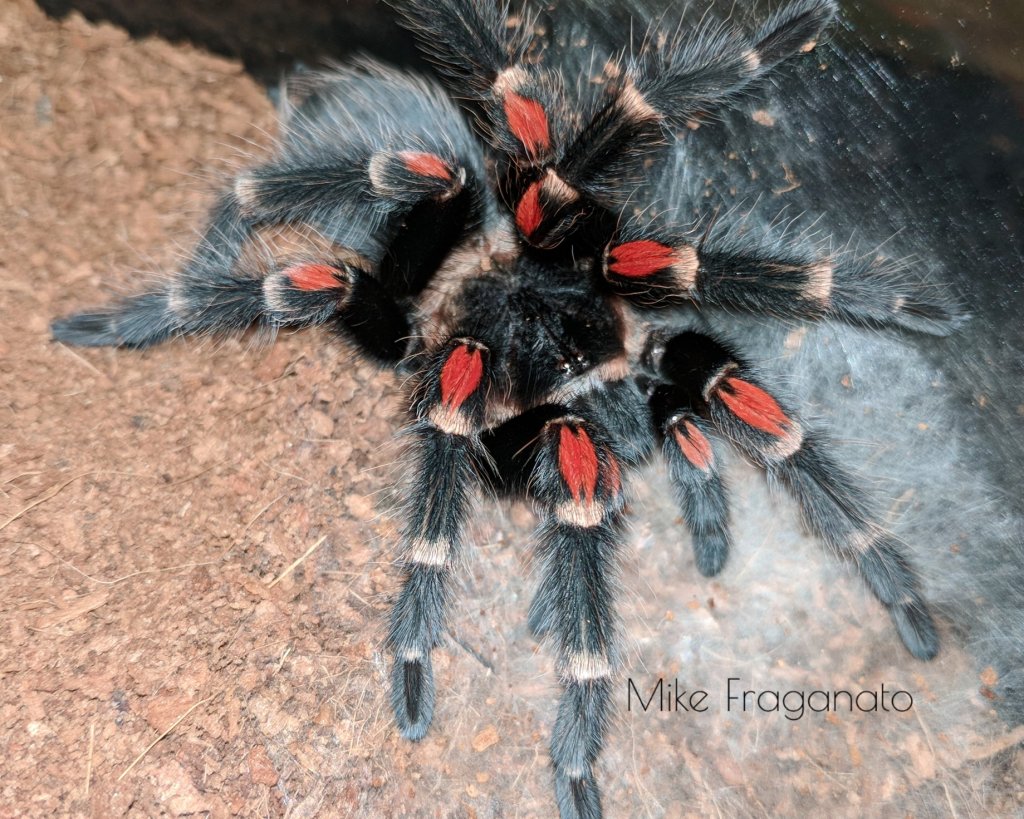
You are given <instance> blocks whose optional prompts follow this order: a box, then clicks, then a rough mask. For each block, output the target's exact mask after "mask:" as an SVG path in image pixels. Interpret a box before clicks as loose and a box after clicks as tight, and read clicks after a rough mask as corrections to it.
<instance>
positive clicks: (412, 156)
mask: <svg viewBox="0 0 1024 819" xmlns="http://www.w3.org/2000/svg"><path fill="white" fill-rule="evenodd" d="M399 156H400V157H401V158H402V162H404V163H405V167H406V168H408V169H409V170H410V171H412V172H413V173H414V174H417V175H418V176H431V177H434V178H435V179H445V180H449V181H450V180H451V178H452V172H451V168H449V167H448V164H447V163H446V162H445V161H444V160H443V159H441V157H439V156H438V155H437V154H428V153H426V152H424V151H402V152H401V153H400V154H399Z"/></svg>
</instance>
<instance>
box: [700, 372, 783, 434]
mask: <svg viewBox="0 0 1024 819" xmlns="http://www.w3.org/2000/svg"><path fill="white" fill-rule="evenodd" d="M718 396H719V398H721V399H722V402H723V403H724V404H725V405H726V406H727V407H728V408H729V410H730V411H731V412H732V414H733V415H735V416H736V417H737V418H739V419H740V420H741V421H743V422H744V423H746V424H749V425H750V426H752V427H753V428H754V429H759V430H761V431H762V432H767V433H768V434H769V435H778V436H782V435H785V434H786V427H788V426H790V425H791V424H792V421H790V420H789V418H788V417H786V413H784V412H783V411H782V408H781V407H780V406H779V404H778V402H777V401H776V400H775V399H774V398H772V397H771V396H770V395H769V394H768V393H766V392H765V391H764V390H762V389H761V388H760V387H755V386H754V385H753V384H751V383H750V382H749V381H744V380H743V379H741V378H726V379H725V380H724V381H723V382H722V384H721V386H720V387H719V388H718Z"/></svg>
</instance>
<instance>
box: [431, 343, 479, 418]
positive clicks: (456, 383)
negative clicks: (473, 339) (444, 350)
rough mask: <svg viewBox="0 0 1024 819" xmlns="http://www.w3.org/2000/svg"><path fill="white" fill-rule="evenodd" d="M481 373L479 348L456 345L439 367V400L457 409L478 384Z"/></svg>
mask: <svg viewBox="0 0 1024 819" xmlns="http://www.w3.org/2000/svg"><path fill="white" fill-rule="evenodd" d="M483 375H484V359H483V356H482V355H481V354H480V350H478V349H476V348H475V347H469V346H467V345H465V344H462V345H460V346H458V347H456V348H455V349H454V350H452V352H451V355H449V356H448V360H447V361H445V362H444V366H443V367H441V401H443V402H444V403H445V404H447V405H448V406H449V407H451V408H452V409H458V408H459V407H461V406H462V405H463V403H464V402H465V401H466V399H467V398H469V396H471V395H472V394H473V393H474V392H475V391H476V388H477V387H479V386H480V381H481V379H482V378H483Z"/></svg>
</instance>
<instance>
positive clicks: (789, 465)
mask: <svg viewBox="0 0 1024 819" xmlns="http://www.w3.org/2000/svg"><path fill="white" fill-rule="evenodd" d="M648 357H649V358H650V362H651V364H652V365H653V366H654V368H655V369H656V370H657V372H658V373H659V375H660V376H661V378H662V379H664V382H663V383H662V384H661V386H659V387H658V388H657V389H656V390H655V395H656V396H657V402H658V404H659V405H660V406H661V407H662V408H664V407H674V410H673V412H680V413H685V412H691V413H696V414H699V415H700V416H702V417H703V418H705V419H707V420H708V421H710V423H711V425H712V426H713V427H714V428H715V429H717V430H718V431H719V432H720V433H721V434H723V435H724V436H725V437H727V438H728V439H729V440H730V441H732V443H734V444H735V445H736V446H737V447H738V448H739V449H740V450H741V451H742V452H743V453H744V454H745V455H747V457H749V458H750V459H751V460H752V461H754V462H755V463H757V464H758V465H760V466H762V467H763V468H764V469H765V470H766V471H767V473H768V476H769V478H770V479H772V480H773V481H776V482H778V483H780V484H782V485H783V486H785V487H786V488H787V489H788V490H789V492H790V494H792V495H793V497H794V498H795V499H796V501H797V503H798V504H799V506H800V509H801V512H802V513H803V516H804V519H805V520H806V521H807V523H808V525H809V526H810V528H811V529H812V530H813V531H814V532H815V533H816V534H817V535H818V536H819V537H820V538H821V539H822V540H823V541H824V542H825V543H826V544H828V545H829V546H830V547H832V548H833V549H835V550H836V551H837V552H839V553H840V554H841V555H843V556H845V557H848V558H850V559H851V560H852V561H854V562H855V563H856V565H857V568H858V569H859V570H860V573H861V576H862V577H863V578H864V580H865V581H866V583H867V585H868V587H869V588H870V589H871V591H872V592H873V593H874V595H875V597H877V598H878V600H879V601H880V602H881V603H882V604H883V605H884V606H885V607H886V608H887V609H888V610H889V614H890V616H891V617H892V620H893V623H894V624H895V626H896V630H897V632H898V633H899V635H900V637H901V638H902V640H903V643H904V644H905V645H906V647H907V649H908V650H909V651H910V653H911V654H913V655H914V656H915V657H917V658H919V659H923V660H928V659H931V658H932V657H934V656H935V654H936V653H937V651H938V635H937V633H936V630H935V625H934V622H933V621H932V617H931V615H930V614H929V612H928V607H927V605H926V603H925V601H924V598H923V596H922V595H921V591H920V582H919V580H918V578H917V574H916V573H915V571H914V569H913V568H912V566H911V565H910V562H909V560H908V559H907V557H906V555H905V554H904V552H903V549H902V548H901V546H900V544H899V543H898V542H897V541H896V539H895V538H894V537H893V535H891V534H890V533H888V532H887V531H885V529H884V528H883V527H882V525H881V524H880V523H879V522H878V520H877V518H876V516H875V514H874V512H873V511H872V509H871V503H870V502H869V500H868V498H867V497H866V496H865V495H864V493H863V492H862V491H861V490H860V489H859V488H858V487H857V485H856V483H855V482H854V480H853V478H852V477H851V476H850V475H849V474H848V473H847V472H846V471H845V470H844V469H843V468H842V467H841V466H840V465H839V464H838V463H837V462H836V461H835V459H834V458H833V457H832V456H831V455H829V453H828V451H827V444H826V443H825V441H824V439H823V436H821V435H820V434H819V433H817V432H814V431H812V430H809V429H806V428H805V426H804V425H803V424H802V423H801V421H800V420H799V418H798V417H797V416H796V414H795V413H794V412H792V411H791V410H790V409H788V408H786V407H784V406H783V405H782V404H781V403H780V402H779V401H778V400H777V399H776V398H775V397H774V396H772V395H771V394H769V393H768V391H767V390H765V389H764V387H763V386H761V384H760V383H759V379H758V377H757V376H756V375H755V374H753V373H752V372H751V371H750V368H749V367H748V366H747V365H746V364H745V363H744V362H743V361H742V360H741V359H740V358H739V357H738V356H737V355H736V354H735V353H734V352H733V351H731V350H730V349H728V348H727V347H726V346H725V345H723V344H721V343H720V342H718V341H716V340H715V339H712V338H710V337H709V336H706V335H702V334H699V333H695V332H684V333H680V334H678V335H675V336H672V337H670V338H667V339H663V338H658V337H657V336H655V337H652V340H651V343H650V344H649V348H648ZM664 411H665V410H664V409H662V410H661V412H662V413H664ZM684 423H685V422H684ZM698 449H699V448H698Z"/></svg>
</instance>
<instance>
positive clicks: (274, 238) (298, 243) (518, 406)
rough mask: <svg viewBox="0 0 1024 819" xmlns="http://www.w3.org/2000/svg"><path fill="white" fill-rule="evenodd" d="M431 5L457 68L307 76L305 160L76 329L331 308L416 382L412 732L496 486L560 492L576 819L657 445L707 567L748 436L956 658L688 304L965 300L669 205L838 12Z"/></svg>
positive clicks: (425, 716) (879, 534)
mask: <svg viewBox="0 0 1024 819" xmlns="http://www.w3.org/2000/svg"><path fill="white" fill-rule="evenodd" d="M401 10H402V13H403V15H404V19H405V21H406V23H407V25H408V26H409V27H410V28H411V29H412V30H413V31H414V32H415V33H416V34H417V35H418V36H419V38H420V42H421V45H422V47H423V49H424V50H425V51H426V53H427V54H428V55H429V56H430V57H431V58H432V59H433V60H434V61H435V62H436V64H437V66H438V69H439V72H440V74H441V76H442V78H443V81H444V86H441V85H438V84H437V83H436V82H434V81H433V80H430V79H427V78H425V77H422V76H416V75H411V74H407V73H401V72H399V71H396V70H393V69H390V68H386V67H384V66H381V65H379V64H376V63H372V62H369V61H363V62H359V63H356V64H355V65H352V66H350V67H345V68H338V69H334V70H331V71H328V72H325V73H321V74H307V75H304V76H301V77H299V78H298V79H296V80H294V81H293V82H292V83H291V84H290V86H289V89H288V91H289V93H288V102H287V104H286V106H285V108H286V110H285V115H284V117H283V124H282V134H281V140H280V146H279V150H278V152H277V155H276V157H275V158H274V159H273V160H272V161H270V162H268V163H266V164H264V165H261V166H259V167H256V168H253V169H251V170H249V171H247V172H245V173H243V174H241V175H240V176H239V177H238V178H237V179H236V180H235V182H234V185H233V187H232V188H231V189H230V190H228V191H227V192H226V193H224V194H223V195H222V196H221V198H220V200H219V202H218V204H217V205H216V207H215V209H214V211H213V213H212V216H211V219H210V223H209V227H208V228H207V230H206V233H205V236H204V237H203V239H202V240H201V242H200V243H199V245H198V247H197V249H196V250H195V251H194V252H193V254H192V256H191V258H190V260H189V261H188V263H187V264H186V265H185V267H184V270H183V271H182V272H181V274H180V275H179V276H178V277H177V278H176V279H175V280H173V281H172V282H171V283H169V284H167V285H166V286H164V287H163V288H162V289H159V290H157V291H155V292H149V293H145V294H142V295H138V296H134V297H132V298H130V299H128V300H126V301H124V302H122V303H120V304H116V305H113V306H110V307H106V308H101V309H99V310H96V311H92V312H86V313H80V314H77V315H74V316H71V317H69V318H66V319H62V320H60V321H57V322H55V323H54V325H53V334H54V337H55V338H56V339H58V340H60V341H64V342H67V343H70V344H76V345H114V346H124V347H145V346H147V345H150V344H154V343H156V342H160V341H164V340H166V339H168V338H171V337H173V336H177V335H183V334H196V333H205V332H212V331H218V330H234V329H241V328H246V327H249V326H252V325H260V326H264V327H269V328H277V327H284V326H308V325H314V324H327V325H329V326H331V327H332V328H334V329H336V330H337V331H338V332H339V333H341V334H342V335H343V336H344V337H345V338H347V339H348V340H349V341H350V342H351V343H352V344H353V345H354V346H355V347H356V348H357V349H358V350H359V351H361V352H362V353H364V354H365V355H367V356H369V357H370V358H372V359H374V360H375V361H377V362H379V363H381V364H383V365H388V366H392V367H395V368H397V369H399V370H401V371H402V372H405V373H407V374H409V375H410V376H411V383H412V385H413V386H412V389H411V395H410V401H409V407H410V416H411V420H410V425H409V433H410V439H411V441H412V445H411V449H410V455H409V457H410V462H409V465H408V468H409V470H411V472H412V477H413V479H412V481H411V486H412V487H413V488H412V490H411V492H410V494H409V497H408V498H407V503H406V505H405V506H404V509H403V512H402V514H403V516H404V520H403V530H402V557H401V565H402V567H403V570H404V573H405V582H404V586H403V588H402V591H401V593H400V595H399V597H398V600H397V602H396V603H395V606H394V608H393V611H392V614H391V624H390V631H389V634H388V645H389V649H390V651H391V653H392V655H393V657H394V660H393V666H392V676H391V702H392V705H393V707H394V711H395V715H396V719H397V722H398V725H399V728H400V730H401V732H402V734H403V735H404V736H405V737H407V738H409V739H413V740H416V739H420V738H421V737H423V736H424V734H425V733H426V731H427V729H428V727H429V725H430V722H431V718H432V715H433V711H434V700H435V690H434V681H433V673H432V666H431V651H432V650H433V649H434V648H435V647H437V646H439V645H440V644H441V642H442V640H443V636H444V630H445V627H444V623H445V617H446V612H447V609H448V604H449V597H450V592H449V587H450V583H451V575H452V567H453V565H454V562H455V558H456V556H457V554H458V552H459V550H460V548H461V546H462V540H463V534H462V532H463V528H464V523H465V521H466V518H467V515H468V510H469V502H470V497H471V494H472V490H473V488H474V486H475V484H476V483H478V482H483V483H484V484H485V485H486V486H488V487H489V488H492V489H494V490H497V491H502V492H509V493H514V494H518V495H525V496H527V497H529V498H531V499H532V500H533V501H535V502H536V504H537V506H538V507H539V508H540V509H541V510H542V514H543V521H542V523H541V524H540V526H539V528H538V531H537V536H536V539H537V549H538V553H539V555H540V558H541V560H540V571H541V577H540V583H539V588H538V591H537V595H536V597H535V599H534V601H533V604H532V605H531V608H530V615H529V621H530V626H531V627H532V629H533V631H534V632H535V633H537V634H538V635H546V636H547V637H548V638H549V639H550V641H551V643H552V644H553V646H554V649H555V652H556V654H557V658H558V671H559V675H560V677H561V681H562V684H563V688H564V690H563V694H562V699H561V703H560V706H559V710H558V717H557V720H556V723H555V726H554V730H553V732H552V739H551V760H552V763H553V766H554V776H555V790H556V795H557V800H558V805H559V809H560V811H561V814H562V815H563V816H564V817H595V816H599V815H600V813H601V808H600V799H599V793H598V787H597V784H596V782H595V777H594V763H595V760H596V759H597V756H598V754H599V753H600V750H601V746H602V743H603V742H604V737H605V734H606V732H607V727H608V723H609V715H610V711H611V684H612V679H613V675H614V673H615V670H616V667H617V665H618V664H619V662H620V657H619V651H618V650H617V641H616V630H617V628H616V622H615V617H614V615H613V611H612V605H611V603H612V601H611V591H612V586H613V573H614V566H615V562H616V557H617V552H618V551H619V544H620V540H621V531H622V528H623V525H624V521H623V518H624V511H623V509H624V497H625V492H624V484H625V481H626V479H627V477H628V475H629V472H630V470H631V468H633V467H635V466H637V465H638V464H639V463H640V462H642V461H643V460H645V459H646V458H648V457H649V456H650V454H651V453H652V451H653V450H654V449H655V447H656V446H660V449H661V452H662V455H663V456H664V458H665V459H666V460H667V461H668V465H669V477H670V480H671V482H672V484H673V486H674V488H675V493H676V495H677V499H678V502H679V505H680V507H681V510H682V512H683V516H684V518H685V520H686V522H687V524H688V526H689V529H690V532H691V535H692V540H693V546H694V550H695V554H696V563H697V567H698V568H699V570H700V571H701V572H702V573H703V574H705V575H708V576H710V575H714V574H716V573H717V572H719V571H720V570H721V569H722V567H723V565H724V563H725V561H726V557H727V554H728V551H729V545H730V544H729V531H728V521H727V519H728V503H727V498H726V493H725V490H724V488H723V484H722V481H721V479H720V477H719V473H718V471H717V467H716V453H715V448H716V445H715V444H713V443H712V441H713V440H714V439H715V438H719V437H720V438H726V439H728V440H729V441H730V442H731V443H732V444H734V445H735V446H736V447H737V448H738V449H739V450H740V451H741V452H742V453H743V454H744V455H746V456H747V457H748V458H749V459H751V460H752V461H753V462H755V463H756V464H758V465H760V466H761V467H763V468H764V469H765V470H766V472H767V473H768V475H769V476H770V477H771V478H773V479H774V480H776V481H777V482H778V483H780V484H782V485H783V486H785V487H786V488H787V489H788V490H789V491H790V492H791V493H792V495H793V496H794V497H795V499H796V501H797V502H798V504H799V506H800V508H801V510H802V512H803V515H804V517H805V519H806V521H807V523H808V524H809V526H810V527H811V529H812V530H813V531H814V532H816V533H817V535H818V536H819V537H820V538H821V539H822V540H823V541H824V542H825V543H826V544H827V545H828V546H830V547H832V548H834V549H835V550H836V551H837V552H839V553H840V554H842V555H844V556H846V557H848V558H850V559H851V560H852V561H853V562H854V563H855V564H856V565H857V567H858V568H859V570H860V572H861V574H862V575H863V577H864V580H865V581H866V582H867V584H868V586H869V587H870V589H871V590H872V592H874V594H875V596H876V597H877V598H878V599H879V600H880V601H881V603H882V604H883V605H884V606H885V607H886V608H887V609H888V610H889V613H890V615H891V616H892V619H893V622H894V624H895V626H896V629H897V631H898V633H899V635H900V637H901V638H902V640H903V642H904V643H905V645H906V647H907V648H908V650H909V651H910V652H911V654H913V655H914V656H915V657H918V658H920V659H930V658H931V657H933V656H934V655H935V653H936V651H937V649H938V638H937V635H936V630H935V626H934V624H933V621H932V618H931V616H930V615H929V613H928V609H927V607H926V605H925V602H924V600H923V598H922V596H921V593H920V591H919V582H918V580H917V577H916V575H915V573H914V571H913V569H912V568H911V567H910V565H909V563H908V561H907V559H906V558H905V556H904V554H903V551H902V550H901V547H900V546H899V544H898V543H897V542H896V540H895V539H894V537H893V536H891V535H890V534H888V533H887V532H886V531H885V530H884V529H883V528H882V526H881V525H880V524H879V523H878V521H877V519H876V517H875V515H874V513H873V512H872V511H871V504H870V503H869V501H868V500H867V498H866V497H865V495H864V494H862V492H861V491H860V490H859V489H858V488H857V486H856V485H855V484H854V482H853V481H852V480H851V478H850V477H849V476H848V475H847V473H846V472H845V471H844V469H843V468H842V467H841V466H840V465H839V464H838V463H836V461H835V460H834V459H833V458H832V457H831V456H830V455H829V453H828V445H827V443H826V442H825V441H824V439H823V437H822V435H821V434H819V433H818V432H815V431H813V430H811V429H809V428H808V427H807V426H806V425H805V424H804V423H802V422H801V420H800V419H799V417H798V415H797V413H796V412H794V410H793V409H792V408H790V407H789V406H787V403H786V402H785V401H783V400H780V399H779V398H777V397H775V396H773V394H772V393H771V392H770V391H769V390H768V388H767V387H766V386H765V385H764V384H763V379H762V378H761V377H760V376H759V375H758V374H757V371H756V369H754V368H753V367H752V366H751V365H749V364H748V363H747V362H746V361H745V359H744V358H742V357H741V356H740V355H739V354H738V353H737V352H735V351H734V350H733V349H731V348H730V346H729V345H728V344H727V343H725V342H724V341H723V340H721V339H719V338H715V337H712V336H711V335H709V334H707V333H706V332H704V331H702V330H701V325H699V324H695V323H694V319H693V318H692V317H690V318H688V317H687V316H686V315H685V314H684V312H683V311H681V310H680V309H678V308H680V307H681V306H684V305H696V306H697V307H699V308H704V307H724V308H735V309H743V310H748V311H752V312H755V313H760V314H765V315H770V316H776V317H781V318H798V319H802V318H809V319H816V318H839V319H842V320H844V321H848V322H852V323H857V324H862V325H869V326H876V327H905V328H910V329H913V330H916V331H920V332H926V333H933V334H938V335H942V334H946V333H947V332H949V331H950V329H951V328H952V327H953V326H954V325H955V324H956V322H957V314H956V311H955V309H954V308H953V307H952V306H950V305H946V304H943V303H941V301H939V300H936V299H934V298H931V297H925V296H924V295H923V293H922V291H921V288H920V287H919V286H916V285H914V284H913V283H911V282H909V281H908V280H906V279H904V278H902V277H900V276H898V275H896V274H895V273H894V272H891V271H887V270H886V269H884V268H883V267H881V266H879V265H878V264H876V263H874V262H870V261H863V260H860V259H858V260H851V259H850V258H848V257H847V256H844V255H828V254H819V255H815V254H812V253H809V252H807V251H804V250H801V249H798V248H797V247H795V246H790V245H786V244H783V243H780V242H776V243H775V244H773V245H771V249H770V250H766V249H765V247H767V245H758V244H757V242H756V240H754V239H751V238H750V237H748V236H741V235H740V234H738V233H730V232H729V231H725V232H724V235H723V232H722V231H717V232H711V231H709V232H707V233H705V234H703V235H699V234H698V235H692V231H691V230H689V229H687V228H686V227H685V226H684V225H681V224H679V223H678V222H677V220H674V219H673V218H672V216H673V214H672V213H671V212H667V213H663V214H660V215H654V216H650V215H649V214H648V211H647V210H645V207H647V206H649V205H651V206H654V205H657V204H658V197H659V191H663V190H665V189H666V186H668V185H670V184H671V180H666V179H665V175H664V169H663V167H662V166H661V165H659V164H658V160H659V157H661V156H663V155H664V154H665V153H666V149H667V147H669V146H671V144H672V142H673V140H674V137H673V131H674V129H677V128H685V127H687V126H693V125H695V124H696V123H698V122H699V121H701V120H702V119H703V118H706V117H707V116H709V115H713V114H714V112H715V111H716V109H718V108H720V107H721V106H723V105H726V104H728V103H729V102H730V101H731V100H732V99H733V98H735V97H737V96H738V95H740V94H741V93H743V91H744V90H745V89H746V88H747V87H748V86H749V84H750V83H752V82H755V81H757V80H759V79H760V78H762V77H763V76H765V75H766V74H767V73H769V72H770V71H771V70H772V68H773V67H774V66H776V65H777V64H778V63H780V62H781V61H783V60H785V59H787V58H789V57H790V56H793V55H796V54H799V53H801V52H808V51H810V50H811V49H812V48H813V47H814V45H815V42H816V40H817V38H818V37H819V36H820V35H821V33H822V31H823V30H824V29H825V27H826V26H827V25H828V24H829V22H830V21H831V19H832V18H833V16H834V12H835V10H834V5H833V2H832V0H795V2H793V3H791V4H790V5H788V6H786V7H784V8H782V9H780V10H778V11H776V12H774V13H773V14H771V15H770V16H769V17H768V18H767V20H766V21H764V22H763V23H762V24H761V25H760V26H759V27H757V28H756V29H755V30H754V32H753V33H752V34H750V33H747V34H744V33H741V32H740V31H739V30H738V29H737V28H736V27H730V26H723V25H718V24H713V23H710V22H706V21H705V22H703V23H701V24H700V25H698V26H696V27H695V28H692V29H690V30H684V29H681V28H680V29H676V30H672V29H670V30H668V32H667V33H663V32H662V31H661V29H660V24H652V25H651V26H650V28H649V29H648V30H647V33H646V35H644V36H643V37H642V39H641V40H640V41H639V42H636V43H634V44H633V47H631V48H630V49H628V50H626V51H617V50H615V48H608V49H607V50H606V51H605V52H604V53H602V51H601V47H600V46H597V45H594V46H593V48H592V50H591V51H590V52H588V55H587V58H586V60H585V61H584V62H580V57H579V55H578V54H576V55H575V56H573V55H570V54H568V53H566V52H565V50H564V49H560V48H559V47H558V45H557V44H556V43H555V41H554V40H552V39H551V38H550V37H545V36H544V34H545V32H544V31H543V27H542V26H540V25H539V24H538V23H537V19H536V18H535V17H532V16H531V15H529V14H527V13H525V12H519V13H517V14H516V15H512V14H511V13H510V11H509V8H508V7H501V8H499V7H497V6H496V5H493V4H492V3H491V2H489V0H443V2H439V3H436V4H435V3H432V2H428V0H405V2H404V3H403V5H402V9H401ZM595 66H596V67H595ZM577 77H578V78H579V79H576V78H577ZM453 98H454V99H458V100H459V101H460V102H461V103H462V105H463V107H464V109H465V110H466V112H468V114H469V120H470V121H471V122H472V123H473V124H474V125H475V127H476V129H477V131H478V132H479V133H480V134H481V135H482V136H483V138H484V139H483V141H481V140H479V139H477V138H476V137H475V136H474V134H473V132H472V131H471V129H470V125H469V124H467V121H466V119H464V118H463V115H462V113H461V112H460V110H459V108H457V107H456V105H455V104H454V103H453V102H452V99H453ZM711 127H714V126H711Z"/></svg>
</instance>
